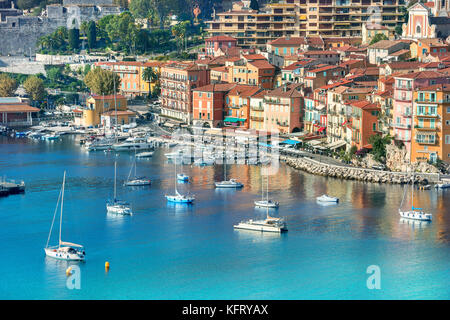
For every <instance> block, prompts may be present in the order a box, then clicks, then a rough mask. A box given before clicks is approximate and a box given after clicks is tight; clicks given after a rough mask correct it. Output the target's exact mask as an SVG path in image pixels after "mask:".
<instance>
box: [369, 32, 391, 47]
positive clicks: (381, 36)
mask: <svg viewBox="0 0 450 320" xmlns="http://www.w3.org/2000/svg"><path fill="white" fill-rule="evenodd" d="M381 40H389V39H388V37H386V35H385V34H384V33H377V34H376V35H375V36H374V37H373V38H372V40H371V41H370V44H374V43H377V42H378V41H381Z"/></svg>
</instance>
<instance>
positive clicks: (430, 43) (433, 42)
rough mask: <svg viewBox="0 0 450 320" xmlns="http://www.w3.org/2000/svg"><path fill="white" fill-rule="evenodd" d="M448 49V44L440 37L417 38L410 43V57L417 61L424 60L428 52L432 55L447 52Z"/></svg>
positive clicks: (449, 47)
mask: <svg viewBox="0 0 450 320" xmlns="http://www.w3.org/2000/svg"><path fill="white" fill-rule="evenodd" d="M449 49H450V46H449V44H448V43H446V42H444V41H442V40H441V39H438V38H431V39H419V40H417V42H413V43H412V44H411V48H410V50H411V58H417V60H419V61H424V60H425V58H427V56H428V55H429V54H431V55H433V56H436V55H442V54H446V53H447V52H449Z"/></svg>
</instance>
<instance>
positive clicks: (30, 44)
mask: <svg viewBox="0 0 450 320" xmlns="http://www.w3.org/2000/svg"><path fill="white" fill-rule="evenodd" d="M70 1H71V3H76V2H80V1H81V2H83V1H84V0H70ZM87 2H89V3H90V5H86V6H85V5H83V4H82V5H80V6H76V5H75V4H70V5H68V6H67V7H64V6H61V5H49V6H47V16H42V17H32V16H23V15H21V16H12V15H9V16H7V17H6V19H5V21H2V22H0V35H1V44H0V55H29V54H30V50H31V54H34V53H36V50H37V48H36V43H37V41H38V39H39V38H40V37H42V36H44V35H47V34H49V33H52V32H53V31H55V30H56V29H57V28H58V27H62V26H65V27H67V28H73V27H75V28H79V26H80V24H81V22H83V21H91V20H93V21H97V20H99V19H100V18H102V17H104V16H107V15H111V14H120V12H121V10H120V8H119V7H117V6H112V5H110V4H109V2H110V1H109V0H94V1H92V0H89V1H87ZM97 2H98V3H100V4H99V6H96V5H93V4H96V3H97ZM103 2H106V4H105V6H104V7H102V6H101V3H103ZM72 22H75V23H74V24H73V23H72Z"/></svg>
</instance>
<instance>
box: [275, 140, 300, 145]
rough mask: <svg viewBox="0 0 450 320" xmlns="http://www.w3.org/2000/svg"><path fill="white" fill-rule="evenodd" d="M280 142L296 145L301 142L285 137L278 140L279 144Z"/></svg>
mask: <svg viewBox="0 0 450 320" xmlns="http://www.w3.org/2000/svg"><path fill="white" fill-rule="evenodd" d="M282 143H284V144H291V145H296V144H297V143H301V141H297V140H291V139H287V140H284V141H282V142H280V144H282Z"/></svg>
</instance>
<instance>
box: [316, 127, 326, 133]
mask: <svg viewBox="0 0 450 320" xmlns="http://www.w3.org/2000/svg"><path fill="white" fill-rule="evenodd" d="M325 129H326V127H320V128H319V130H317V131H318V132H322V131H324V130H325Z"/></svg>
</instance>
